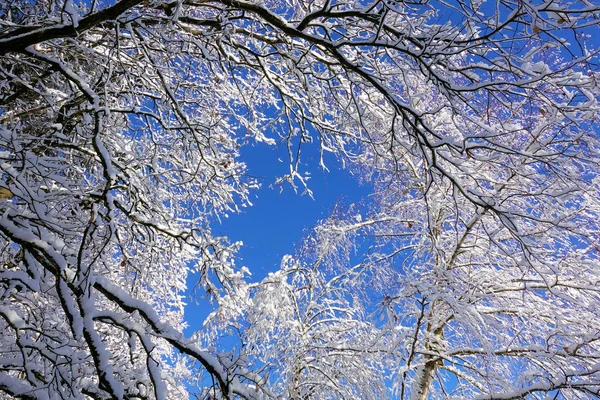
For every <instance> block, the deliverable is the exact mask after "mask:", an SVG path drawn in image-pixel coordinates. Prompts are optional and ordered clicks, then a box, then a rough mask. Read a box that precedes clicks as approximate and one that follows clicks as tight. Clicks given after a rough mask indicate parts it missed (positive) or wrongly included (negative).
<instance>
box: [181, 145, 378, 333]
mask: <svg viewBox="0 0 600 400" xmlns="http://www.w3.org/2000/svg"><path fill="white" fill-rule="evenodd" d="M317 149H318V145H317V144H307V145H306V146H305V147H304V148H303V150H304V153H305V154H304V155H303V160H304V162H303V170H304V171H309V172H310V173H311V179H310V180H309V181H308V184H309V188H310V189H311V190H312V191H313V197H314V199H313V198H311V197H310V196H308V195H301V193H302V187H300V186H299V187H298V192H294V190H293V188H292V187H291V186H290V185H289V184H285V185H284V186H283V191H280V188H279V186H276V185H275V186H273V185H272V184H273V183H274V182H275V180H276V178H278V177H281V176H283V175H285V174H286V173H287V172H289V160H288V155H287V148H286V147H285V145H281V146H272V145H267V144H264V143H257V144H248V145H246V146H244V147H242V149H241V152H242V155H241V159H242V160H243V161H245V162H246V164H247V166H248V174H249V175H252V176H254V177H256V178H259V180H260V182H261V184H262V186H261V188H260V189H259V190H257V191H254V192H253V193H252V194H251V197H250V198H251V201H252V203H253V206H252V207H248V208H245V209H243V212H242V213H240V214H232V215H230V216H229V218H227V219H223V220H222V222H221V223H219V222H218V221H216V222H215V223H214V224H213V235H215V236H227V237H229V239H230V240H231V241H232V242H235V241H242V242H243V243H244V246H243V248H242V249H241V251H240V252H239V254H238V257H239V258H238V264H237V265H238V267H242V266H246V267H247V268H248V269H249V270H250V272H251V273H252V276H251V277H250V280H251V281H253V282H256V281H260V280H262V279H263V278H264V277H265V276H266V275H267V274H268V273H269V272H273V271H275V270H277V269H278V268H279V264H280V261H281V257H282V256H283V255H285V254H290V253H293V252H294V250H295V248H296V245H298V244H299V243H300V241H301V240H302V239H303V237H304V236H305V235H306V234H307V233H308V232H309V230H310V229H311V228H312V227H313V226H315V224H316V223H317V222H318V221H319V220H321V219H323V218H327V217H328V216H329V215H330V213H331V211H332V209H333V207H334V205H335V204H336V203H337V202H341V203H343V204H351V203H353V202H357V201H359V200H360V199H362V198H364V197H365V196H367V195H368V194H369V193H370V188H369V187H368V186H367V185H361V184H359V183H358V180H357V179H356V178H355V177H354V176H352V174H351V173H350V172H349V171H347V170H343V169H340V164H339V163H338V162H336V161H335V160H334V159H333V157H330V159H329V160H327V161H326V165H327V167H328V168H329V172H327V171H323V170H322V169H321V168H320V167H319V158H318V153H317ZM313 152H314V153H313ZM194 283H195V282H194V277H193V276H192V277H191V278H190V281H189V285H190V286H192V285H193V284H194ZM198 300H199V301H198V303H199V304H195V303H194V302H193V301H191V300H190V299H188V301H187V302H188V306H187V308H186V321H187V322H188V324H189V325H190V327H189V328H188V329H187V330H186V334H187V335H190V334H191V333H193V332H194V331H195V330H197V329H199V328H200V327H201V324H202V322H203V321H204V318H205V317H206V316H207V314H208V313H209V312H210V311H211V309H209V307H207V304H206V303H205V302H202V300H201V299H198Z"/></svg>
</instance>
